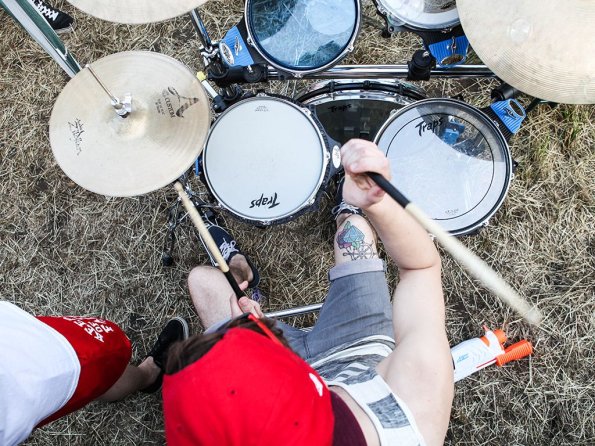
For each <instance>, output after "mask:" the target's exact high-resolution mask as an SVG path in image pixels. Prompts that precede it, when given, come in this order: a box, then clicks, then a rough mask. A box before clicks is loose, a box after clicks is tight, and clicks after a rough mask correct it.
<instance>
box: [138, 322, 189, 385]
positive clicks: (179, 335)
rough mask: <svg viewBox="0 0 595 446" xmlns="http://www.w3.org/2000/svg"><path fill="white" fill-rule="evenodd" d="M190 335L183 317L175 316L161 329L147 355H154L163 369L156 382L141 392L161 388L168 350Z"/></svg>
mask: <svg viewBox="0 0 595 446" xmlns="http://www.w3.org/2000/svg"><path fill="white" fill-rule="evenodd" d="M188 335H189V332H188V324H187V323H186V321H185V320H184V319H182V318H181V317H174V318H173V319H171V320H170V321H169V322H168V323H167V324H165V327H163V330H161V333H159V336H158V337H157V342H155V345H153V348H152V349H151V350H150V351H149V353H147V356H152V357H153V361H154V362H155V365H156V366H157V367H159V368H160V369H161V372H160V373H159V376H158V377H157V379H156V380H155V382H154V383H153V384H150V385H148V386H147V387H145V388H144V389H141V392H144V393H155V392H157V391H158V390H159V389H161V385H162V384H163V373H164V370H163V367H164V365H165V362H166V360H167V350H168V349H169V347H170V346H171V345H172V344H173V343H175V342H178V341H183V340H184V339H188Z"/></svg>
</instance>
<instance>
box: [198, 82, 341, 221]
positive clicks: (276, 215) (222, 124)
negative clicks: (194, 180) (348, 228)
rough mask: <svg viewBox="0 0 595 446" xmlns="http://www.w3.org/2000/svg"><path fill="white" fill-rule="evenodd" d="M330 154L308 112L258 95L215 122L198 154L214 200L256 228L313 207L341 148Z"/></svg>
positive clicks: (276, 97)
mask: <svg viewBox="0 0 595 446" xmlns="http://www.w3.org/2000/svg"><path fill="white" fill-rule="evenodd" d="M332 150H334V154H333V156H332V157H331V149H330V148H329V144H328V142H327V139H326V135H325V134H324V130H323V129H322V126H321V125H320V123H318V121H317V120H316V118H315V117H314V116H313V113H311V112H310V110H308V109H307V108H306V107H303V106H301V105H299V104H296V103H294V102H293V101H291V100H290V99H288V98H284V97H279V96H271V95H266V94H262V93H261V94H258V95H256V96H255V97H252V98H248V99H243V100H241V101H240V102H238V103H236V104H234V105H233V106H231V107H230V108H228V109H227V110H225V112H223V113H222V114H221V115H220V116H219V118H218V119H217V120H216V121H215V123H214V124H213V126H212V127H211V130H210V132H209V135H208V137H207V141H206V143H205V148H204V151H203V154H202V157H203V172H204V177H205V180H206V183H207V185H208V187H209V189H210V190H211V192H212V194H213V196H214V197H215V199H216V200H217V201H218V202H219V204H220V205H221V207H223V208H224V209H226V210H228V211H229V212H231V213H232V214H233V215H234V216H235V217H237V218H239V219H241V220H243V221H246V222H248V223H253V224H256V225H259V226H266V225H272V224H279V223H284V222H287V221H289V220H291V219H293V218H295V217H297V216H298V215H301V214H302V213H303V212H305V211H307V210H309V209H312V208H314V207H315V205H316V204H317V202H318V199H319V198H320V195H321V193H322V191H323V186H325V185H326V184H327V182H328V179H329V178H330V176H331V174H332V173H334V169H335V168H337V167H338V166H339V162H340V161H339V153H338V152H339V148H338V147H334V148H333V149H332ZM331 158H332V159H333V161H334V162H330V159H331ZM331 166H332V168H331Z"/></svg>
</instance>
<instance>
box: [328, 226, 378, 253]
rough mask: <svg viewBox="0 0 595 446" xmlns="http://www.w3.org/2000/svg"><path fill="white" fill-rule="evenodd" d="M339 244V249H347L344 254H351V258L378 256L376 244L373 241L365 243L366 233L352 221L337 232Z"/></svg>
mask: <svg viewBox="0 0 595 446" xmlns="http://www.w3.org/2000/svg"><path fill="white" fill-rule="evenodd" d="M337 245H339V249H343V250H345V252H344V253H343V256H349V257H351V260H358V259H371V258H374V257H378V255H377V254H376V250H375V249H374V246H373V245H372V244H371V243H365V235H364V233H363V232H362V231H360V230H359V229H358V228H357V227H355V226H353V225H352V224H351V222H350V221H348V222H347V223H345V226H344V227H343V230H342V231H341V232H339V233H338V234H337Z"/></svg>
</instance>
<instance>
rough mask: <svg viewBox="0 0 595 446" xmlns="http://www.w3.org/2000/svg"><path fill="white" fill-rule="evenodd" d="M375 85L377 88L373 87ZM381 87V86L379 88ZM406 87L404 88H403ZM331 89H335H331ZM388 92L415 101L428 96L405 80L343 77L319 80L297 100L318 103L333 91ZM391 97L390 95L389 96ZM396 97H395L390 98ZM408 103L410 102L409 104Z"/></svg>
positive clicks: (310, 103)
mask: <svg viewBox="0 0 595 446" xmlns="http://www.w3.org/2000/svg"><path fill="white" fill-rule="evenodd" d="M371 87H375V88H371ZM377 87H380V88H377ZM403 87H404V88H403ZM331 89H332V90H333V91H331ZM349 91H351V92H354V93H356V92H360V93H363V92H366V91H370V92H379V91H383V92H387V93H392V94H393V95H399V96H403V97H410V98H411V99H412V100H413V101H419V100H422V99H426V98H427V94H426V92H425V91H424V90H423V89H422V88H419V87H417V86H415V85H412V84H407V83H405V82H400V81H397V80H388V79H387V80H384V79H376V80H374V81H369V80H365V81H361V80H360V81H356V80H352V79H343V80H331V81H326V82H317V83H315V84H312V85H311V86H310V88H309V89H307V90H303V91H302V92H301V93H300V94H299V96H298V99H297V101H299V102H301V103H304V104H308V105H318V104H322V103H324V102H316V101H317V100H318V99H321V97H322V96H326V95H329V94H331V93H332V92H337V93H344V92H349ZM405 92H411V93H412V94H413V95H414V96H416V97H411V96H408V95H406V94H404V93H405ZM387 98H390V97H387ZM341 99H358V98H356V97H354V96H352V95H342V96H341ZM359 99H366V98H361V97H360V98H359ZM390 99H394V98H390ZM331 100H334V99H331ZM389 102H397V101H394V100H392V101H391V100H389ZM407 105H408V104H407Z"/></svg>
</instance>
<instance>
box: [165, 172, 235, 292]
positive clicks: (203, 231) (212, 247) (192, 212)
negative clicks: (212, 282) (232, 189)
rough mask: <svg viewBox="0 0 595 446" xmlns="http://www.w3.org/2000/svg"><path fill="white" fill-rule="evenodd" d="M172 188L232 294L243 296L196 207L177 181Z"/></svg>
mask: <svg viewBox="0 0 595 446" xmlns="http://www.w3.org/2000/svg"><path fill="white" fill-rule="evenodd" d="M174 188H175V189H176V191H177V192H178V195H179V196H180V198H181V199H182V204H183V205H184V207H185V208H186V211H187V212H188V215H189V216H190V219H191V220H192V223H194V226H196V229H198V233H199V234H200V236H201V237H202V239H203V240H204V242H205V244H206V245H207V250H208V251H209V253H211V256H213V258H214V259H215V262H217V265H219V269H220V270H221V272H222V273H223V274H225V277H226V278H227V281H228V282H229V284H230V285H231V287H232V288H233V291H234V293H236V296H237V297H238V298H240V297H242V296H245V295H246V294H245V293H244V292H243V291H242V290H241V289H240V287H239V285H238V283H237V282H236V279H235V278H234V277H233V274H231V271H230V270H229V266H228V265H227V262H226V261H225V260H224V259H223V256H222V255H221V251H219V248H218V247H217V244H216V243H215V240H213V237H211V234H210V233H209V230H208V229H207V227H206V226H205V224H204V222H203V221H202V218H201V216H200V214H199V213H198V211H197V210H196V207H194V204H193V203H192V201H190V198H188V194H187V193H186V191H185V190H184V188H183V187H182V185H181V184H180V182H179V181H176V182H175V183H174Z"/></svg>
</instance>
